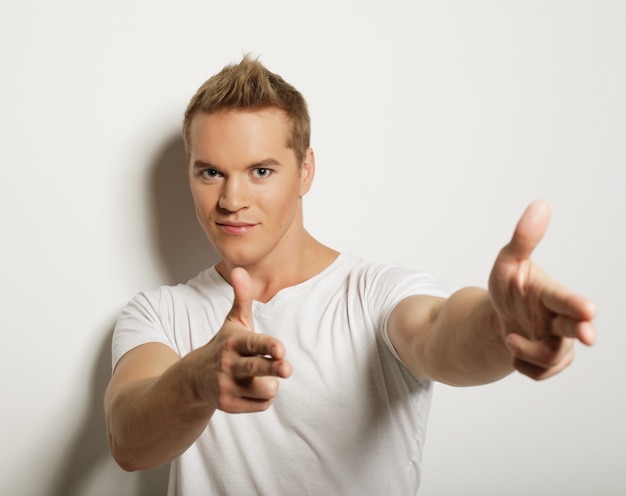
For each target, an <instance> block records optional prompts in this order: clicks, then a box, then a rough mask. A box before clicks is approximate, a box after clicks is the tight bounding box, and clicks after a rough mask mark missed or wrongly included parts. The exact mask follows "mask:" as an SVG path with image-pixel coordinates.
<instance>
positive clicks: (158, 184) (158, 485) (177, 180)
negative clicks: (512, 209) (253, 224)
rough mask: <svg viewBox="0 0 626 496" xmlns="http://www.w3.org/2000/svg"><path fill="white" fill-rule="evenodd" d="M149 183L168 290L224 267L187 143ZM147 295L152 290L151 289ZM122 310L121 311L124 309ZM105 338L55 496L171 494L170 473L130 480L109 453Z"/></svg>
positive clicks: (161, 156) (160, 156)
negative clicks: (194, 188)
mask: <svg viewBox="0 0 626 496" xmlns="http://www.w3.org/2000/svg"><path fill="white" fill-rule="evenodd" d="M149 170H150V174H151V175H150V177H149V178H148V180H149V184H150V186H151V188H150V198H148V201H149V202H150V208H149V209H148V211H149V212H151V213H152V214H153V215H152V218H151V219H148V222H150V223H151V225H152V226H153V242H154V243H155V244H156V247H157V249H158V254H159V256H160V259H161V260H160V261H161V265H162V268H163V269H164V275H163V276H164V280H163V281H162V282H163V284H175V283H178V282H185V281H187V280H188V279H190V278H191V277H193V276H195V275H196V274H197V273H198V272H200V271H201V270H203V269H205V268H207V267H209V266H211V265H213V264H215V263H217V262H218V260H219V259H218V255H217V254H216V253H215V251H214V250H213V247H212V246H211V244H210V243H209V242H208V240H207V239H206V237H205V235H204V233H203V232H202V229H201V228H200V226H199V224H198V222H197V220H196V217H195V213H194V208H193V201H192V200H191V194H190V193H189V186H188V183H187V175H186V168H185V152H184V145H183V141H182V138H181V137H179V136H175V137H172V138H171V139H169V140H168V141H167V142H166V143H165V144H164V145H163V146H162V147H161V149H160V151H159V152H157V154H156V156H155V160H154V162H153V164H152V167H151V168H150V169H149ZM146 289H147V288H146ZM120 310H121V309H120ZM99 334H103V335H104V336H105V337H104V339H103V343H102V345H101V347H100V349H99V350H98V355H97V359H96V362H95V364H94V368H93V370H92V373H91V375H90V376H89V377H91V383H90V390H91V396H90V398H89V406H88V409H87V411H86V413H85V417H84V420H83V422H82V424H81V425H80V426H79V427H78V428H77V430H76V433H75V436H74V438H73V440H72V442H71V445H70V449H69V450H68V452H67V453H66V454H65V455H64V456H63V455H62V462H61V465H60V467H61V468H60V471H59V474H58V476H57V478H56V480H55V481H54V482H53V484H52V485H51V492H50V494H51V496H70V495H77V496H78V495H81V496H82V495H85V494H117V495H119V496H122V495H129V496H130V495H133V496H159V495H165V494H167V479H168V475H169V467H168V466H165V467H161V468H159V469H155V470H148V471H143V472H137V473H134V474H127V473H125V472H123V471H122V470H121V469H120V468H119V467H117V465H116V464H115V462H114V461H113V460H112V457H111V455H110V453H109V448H108V442H107V437H106V429H105V423H104V411H103V397H104V391H105V389H106V387H107V384H108V382H109V378H110V377H111V336H112V334H113V324H110V325H109V326H107V328H106V330H105V331H104V332H102V331H101V332H100V333H99Z"/></svg>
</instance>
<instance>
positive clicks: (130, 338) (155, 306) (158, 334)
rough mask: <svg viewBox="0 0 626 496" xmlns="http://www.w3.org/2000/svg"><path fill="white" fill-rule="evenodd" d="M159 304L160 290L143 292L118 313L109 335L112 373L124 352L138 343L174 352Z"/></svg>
mask: <svg viewBox="0 0 626 496" xmlns="http://www.w3.org/2000/svg"><path fill="white" fill-rule="evenodd" d="M161 302H162V290H153V291H146V292H142V293H139V294H137V295H136V296H135V297H134V298H133V299H132V300H130V301H129V302H128V304H127V305H126V307H125V308H124V309H123V310H122V313H121V314H120V317H119V318H118V320H117V323H116V325H115V330H114V332H113V340H112V365H113V370H115V366H116V365H117V362H118V361H119V359H120V358H122V356H123V355H124V354H125V353H127V352H129V351H130V350H132V349H133V348H136V347H138V346H141V345H142V344H147V343H162V344H164V345H166V346H169V347H170V348H172V349H173V350H174V351H176V352H178V351H177V350H176V346H175V345H174V344H173V343H172V342H171V340H170V339H169V338H168V334H167V333H166V329H165V324H164V321H163V320H164V319H163V316H162V313H163V309H162V308H161Z"/></svg>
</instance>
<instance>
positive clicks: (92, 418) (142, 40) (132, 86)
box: [0, 0, 626, 496]
mask: <svg viewBox="0 0 626 496" xmlns="http://www.w3.org/2000/svg"><path fill="white" fill-rule="evenodd" d="M625 26H626V3H624V2H620V1H566V0H563V1H498V0H494V1H475V2H472V1H417V0H415V1H410V0H391V1H388V2H381V1H376V2H374V1H358V2H357V1H343V2H342V1H338V0H333V1H328V0H324V1H317V2H293V1H286V0H284V1H279V0H269V1H265V2H254V1H247V2H246V1H231V2H209V1H192V0H181V1H178V2H166V1H154V0H152V1H147V0H146V1H121V0H113V1H109V2H84V1H79V0H74V1H71V0H59V1H56V2H45V1H32V0H24V1H21V2H8V1H6V0H5V1H3V2H2V6H1V7H0V70H1V73H2V76H1V78H0V88H1V91H0V130H1V132H0V157H1V160H2V168H1V175H2V176H1V177H2V180H1V181H0V188H1V190H0V200H1V202H2V204H1V207H2V208H1V209H0V215H1V216H2V223H1V226H2V269H1V270H2V272H1V274H2V283H3V284H2V290H1V291H2V322H3V330H2V342H3V353H2V360H1V365H0V366H1V367H2V369H1V370H0V372H1V374H0V381H1V382H0V386H1V388H2V389H1V394H2V408H1V410H0V412H1V413H0V416H1V417H0V418H1V422H0V440H1V445H2V447H1V448H0V449H1V458H0V467H1V468H0V471H1V473H2V476H1V477H0V494H3V495H10V496H23V495H34V496H35V495H36V496H38V495H51V496H72V495H76V496H77V495H80V496H90V495H92V496H94V495H116V496H126V495H139V496H153V495H157V496H158V495H162V494H165V491H166V488H165V476H166V473H165V470H156V471H152V472H146V473H133V474H127V473H125V472H123V471H122V470H121V469H119V468H118V467H117V466H116V465H115V463H114V462H113V460H112V459H111V457H110V455H109V453H108V448H107V446H106V437H105V432H104V419H103V413H102V395H103V392H104V388H105V386H106V383H107V381H108V378H109V376H110V338H111V332H112V329H113V325H114V322H115V319H116V317H117V315H118V313H119V311H120V310H121V308H122V307H123V305H124V304H125V303H126V301H127V300H128V299H130V298H131V297H132V296H133V295H134V294H135V293H136V292H138V291H140V290H142V289H147V288H152V287H155V286H158V285H161V284H169V283H175V282H184V281H186V280H187V279H188V278H190V277H192V276H193V275H195V274H196V273H197V272H199V271H200V270H201V269H202V268H204V267H206V266H208V265H209V264H212V263H214V262H215V261H216V255H215V253H214V252H213V251H212V250H211V248H210V246H209V244H208V242H207V241H205V239H204V237H203V234H202V232H201V231H200V229H199V227H197V226H196V221H195V218H194V215H193V211H192V209H191V203H190V199H189V195H188V191H187V186H186V184H185V181H186V179H185V164H184V157H183V150H182V143H181V139H180V133H179V128H180V124H181V120H182V112H183V109H184V107H185V106H186V104H187V102H188V100H189V98H190V97H191V96H192V94H193V93H194V92H195V90H196V89H197V87H198V86H199V85H200V84H201V83H202V82H203V81H204V80H205V79H207V78H208V77H209V76H210V75H212V74H213V73H215V72H217V71H218V70H220V69H221V68H222V67H223V66H224V65H226V64H228V63H231V62H236V61H238V60H239V59H240V58H241V56H242V55H243V54H244V53H246V52H252V53H254V54H256V55H259V56H260V57H261V61H262V62H263V63H265V64H266V65H267V66H268V67H269V68H270V69H271V70H274V71H275V72H278V73H279V74H282V75H283V76H284V77H285V79H286V80H287V81H289V82H291V83H293V84H294V85H295V86H296V87H297V88H298V89H300V90H301V91H302V92H303V94H304V95H305V97H306V98H307V99H308V102H309V105H310V110H311V116H312V120H313V137H312V139H313V147H314V149H315V152H316V157H317V164H318V171H317V178H316V181H315V184H314V186H313V189H312V191H311V192H310V193H309V194H308V196H307V197H306V198H305V223H306V225H307V226H308V228H309V230H310V232H311V233H312V234H313V235H314V236H316V237H318V238H319V239H320V240H321V241H323V242H325V243H327V244H329V245H331V246H333V247H335V248H337V249H340V250H343V251H348V252H353V253H357V254H360V255H362V256H364V257H366V258H368V259H370V260H382V261H394V262H399V263H402V264H405V265H408V266H411V267H415V268H419V269H424V270H427V271H430V272H434V273H435V274H437V275H438V276H440V277H441V278H442V279H443V280H444V281H445V282H446V284H447V285H448V287H449V288H450V289H451V290H455V289H458V288H460V287H461V286H464V285H482V286H484V285H485V284H486V281H487V277H488V273H489V270H490V267H491V264H492V262H493V260H494V258H495V256H496V254H497V252H498V251H499V249H500V248H501V246H502V245H504V244H505V243H506V242H507V241H508V239H509V237H510V235H511V233H512V231H513V228H514V225H515V223H516V221H517V219H518V217H519V215H520V214H521V213H522V211H523V210H524V208H525V207H526V205H527V204H528V203H529V202H530V201H532V200H534V199H537V198H541V199H544V200H546V201H548V202H549V203H550V204H551V206H552V208H553V218H552V225H551V227H550V230H549V232H548V234H547V235H546V237H545V239H544V242H543V243H542V245H541V246H540V247H539V249H538V250H537V252H536V254H535V258H536V260H537V261H538V262H539V263H540V264H541V265H542V266H543V267H544V268H545V269H546V270H547V271H548V272H549V273H550V274H552V275H553V276H555V277H556V278H558V279H560V280H561V281H563V282H564V283H566V284H567V285H569V286H571V287H572V288H573V289H575V290H576V291H578V292H580V293H582V294H585V295H587V296H589V297H591V298H592V299H594V300H595V302H596V303H597V306H598V318H597V321H596V323H597V328H598V331H599V337H598V342H597V345H596V346H595V347H593V348H591V349H586V348H584V347H583V346H578V347H577V358H576V361H575V363H574V364H573V366H572V367H571V368H570V369H568V370H567V371H566V372H565V373H563V374H562V375H560V376H558V377H556V378H554V379H551V380H548V381H545V382H541V383H535V382H533V381H531V380H529V379H526V378H524V377H522V376H518V375H513V376H510V377H508V378H507V379H505V380H503V381H501V382H499V383H497V384H493V385H489V386H484V387H478V388H470V389H456V388H450V387H446V386H437V387H436V390H435V397H434V403H433V408H432V410H431V418H430V426H429V431H428V436H427V441H426V447H425V454H424V463H423V474H424V478H423V483H422V488H421V491H420V494H421V495H426V496H447V495H481V496H485V495H487V496H489V495H494V496H495V495H528V494H533V495H547V494H558V495H565V494H567V495H581V496H583V495H584V496H587V495H590V494H598V495H604V496H611V495H623V494H626V472H625V471H624V468H623V465H624V461H626V448H625V446H626V427H625V424H624V419H626V398H625V396H626V360H624V353H625V352H626V333H625V332H624V318H623V316H622V315H621V311H622V310H623V309H624V296H625V291H624V286H625V283H626V263H625V262H624V257H625V255H626V230H625V228H624V226H625V224H626V180H625V177H624V176H625V174H624V163H625V159H626V151H625V150H626V147H625V145H626V96H625V93H626V92H625V90H624V89H625V88H626V29H625ZM236 469H237V468H236V467H233V470H236ZM303 478H304V481H305V478H306V474H303Z"/></svg>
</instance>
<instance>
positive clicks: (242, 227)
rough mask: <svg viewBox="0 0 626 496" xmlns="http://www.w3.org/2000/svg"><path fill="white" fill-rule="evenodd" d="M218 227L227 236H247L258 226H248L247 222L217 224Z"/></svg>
mask: <svg viewBox="0 0 626 496" xmlns="http://www.w3.org/2000/svg"><path fill="white" fill-rule="evenodd" d="M216 224H217V226H218V227H219V228H220V229H221V230H222V231H223V232H225V233H226V234H234V235H240V234H246V233H247V232H250V231H251V230H252V229H254V227H255V226H256V224H248V223H245V222H217V223H216Z"/></svg>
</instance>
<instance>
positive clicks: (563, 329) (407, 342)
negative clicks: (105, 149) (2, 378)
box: [105, 57, 595, 495]
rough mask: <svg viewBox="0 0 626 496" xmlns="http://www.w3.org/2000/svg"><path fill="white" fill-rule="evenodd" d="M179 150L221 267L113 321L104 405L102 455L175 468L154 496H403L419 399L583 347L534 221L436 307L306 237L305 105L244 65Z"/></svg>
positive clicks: (588, 338) (256, 66) (437, 290)
mask: <svg viewBox="0 0 626 496" xmlns="http://www.w3.org/2000/svg"><path fill="white" fill-rule="evenodd" d="M183 133H184V139H185V145H186V149H187V166H188V171H189V182H190V186H191V192H192V195H193V199H194V204H195V208H196V214H197V217H198V220H199V222H200V224H201V225H202V227H203V229H204V231H205V232H206V234H207V236H208V238H209V240H210V241H211V243H212V245H213V246H214V248H215V250H216V251H217V252H218V253H219V255H220V256H221V261H220V262H219V263H218V264H217V265H216V266H214V267H211V268H210V269H207V270H205V271H203V272H201V273H200V274H199V275H198V276H197V277H196V278H194V279H192V280H191V281H189V282H188V283H187V284H185V285H178V286H176V287H163V288H160V289H158V290H154V291H148V292H145V293H141V294H139V295H137V296H136V297H135V298H134V299H133V300H132V301H131V302H130V303H129V305H128V306H127V308H126V309H125V310H124V312H123V313H122V315H121V317H120V319H119V321H118V324H117V326H116V332H115V336H114V340H113V361H114V373H113V376H112V379H111V382H110V385H109V387H108V389H107V392H106V396H105V410H106V419H107V428H108V433H109V440H110V445H111V450H112V453H113V455H114V457H115V458H116V460H117V461H118V463H119V464H120V465H121V466H122V467H123V468H124V469H126V470H139V469H146V468H151V467H157V466H160V465H163V464H166V463H169V462H172V469H171V475H170V485H169V492H170V494H178V495H180V494H186V495H197V494H229V495H235V494H290V495H291V494H338V495H339V494H340V495H347V494H355V495H364V494H376V495H378V494H390V495H396V494H398V495H399V494H415V493H416V492H417V489H418V487H419V482H420V461H421V454H422V444H423V439H424V433H425V428H426V418H427V414H428V408H429V402H430V396H431V391H432V382H433V381H440V382H444V383H447V384H452V385H459V386H463V385H474V384H484V383H488V382H492V381H496V380H498V379H500V378H502V377H504V376H506V375H508V374H510V373H511V372H513V371H514V370H518V371H519V372H521V373H523V374H526V375H528V376H530V377H532V378H534V379H544V378H547V377H550V376H553V375H554V374H557V373H558V372H560V371H562V370H563V369H564V368H565V367H566V366H567V365H569V363H570V362H571V360H572V358H573V350H574V348H573V346H574V341H575V340H579V341H581V342H583V343H584V344H586V345H591V344H592V343H593V341H594V339H595V330H594V328H593V325H592V323H591V320H592V318H593V316H594V308H593V305H592V303H591V302H589V301H588V300H586V299H584V298H582V297H580V296H577V295H575V294H573V293H572V292H571V291H569V290H568V289H566V288H564V287H563V286H561V285H560V284H558V283H557V282H555V281H553V280H551V279H550V278H549V277H548V276H546V275H545V274H544V273H543V272H542V271H541V270H540V269H539V268H538V267H537V266H535V265H534V264H533V262H532V261H531V260H530V255H531V253H532V251H533V249H534V248H535V246H536V245H537V243H538V242H539V241H540V239H541V237H542V235H543V233H544V231H545V230H546V228H547V225H548V221H549V210H548V207H547V206H546V205H545V204H543V203H534V204H532V205H531V206H530V207H529V208H528V209H527V211H526V212H525V213H524V214H523V216H522V218H521V219H520V221H519V223H518V226H517V228H516V230H515V233H514V235H513V238H512V240H511V242H510V243H509V244H508V245H507V246H505V247H504V249H503V250H502V251H501V252H500V254H499V256H498V258H497V260H496V262H495V265H494V267H493V270H492V273H491V277H490V281H489V290H488V291H487V290H483V289H479V288H465V289H462V290H460V291H457V292H456V293H454V294H453V295H451V296H448V294H447V293H446V292H445V290H444V289H442V287H441V285H440V284H439V283H438V281H437V280H436V279H435V278H433V277H432V276H430V275H428V274H424V273H419V272H416V271H413V270H409V269H406V268H403V267H397V266H393V265H383V264H368V263H365V262H363V261H362V260H360V259H359V258H357V257H355V256H352V255H348V254H343V253H342V254H340V253H338V252H336V251H334V250H332V249H331V248H329V247H327V246H324V245H322V244H321V243H319V242H318V241H316V240H315V239H314V238H313V237H312V236H311V235H309V233H308V232H307V231H306V230H305V228H304V225H303V219H302V197H303V196H304V195H305V194H306V193H307V191H308V190H309V188H310V186H311V183H312V181H313V177H314V173H315V157H314V154H313V151H312V149H311V148H310V144H309V136H310V124H309V116H308V112H307V108H306V103H305V101H304V99H303V98H302V95H300V93H298V92H297V91H296V90H295V89H294V88H293V87H292V86H290V85H289V84H287V83H286V82H285V81H283V80H282V78H280V77H279V76H277V75H275V74H273V73H271V72H269V71H267V69H265V68H264V67H263V66H262V65H261V64H260V63H258V62H257V61H254V60H251V59H250V58H249V57H245V58H244V59H243V61H242V62H241V63H239V64H237V65H233V66H228V67H225V68H224V69H223V70H222V71H221V72H220V73H218V74H217V75H215V76H213V77H212V78H211V79H209V80H208V81H207V82H206V83H205V84H204V85H203V86H202V87H201V88H200V89H199V90H198V93H197V94H196V95H195V96H194V97H193V99H192V100H191V102H190V104H189V106H188V108H187V111H186V113H185V120H184V126H183ZM279 386H280V388H279ZM238 414H239V415H238Z"/></svg>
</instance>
